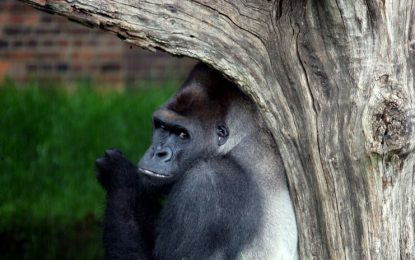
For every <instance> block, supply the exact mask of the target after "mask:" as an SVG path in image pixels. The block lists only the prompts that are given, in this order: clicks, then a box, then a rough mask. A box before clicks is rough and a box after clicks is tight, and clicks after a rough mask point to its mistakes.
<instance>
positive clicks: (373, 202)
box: [23, 0, 415, 259]
mask: <svg viewBox="0 0 415 260" xmlns="http://www.w3.org/2000/svg"><path fill="white" fill-rule="evenodd" d="M23 1H24V2H26V3H28V4H30V5H32V6H34V7H36V8H39V9H43V10H46V11H48V12H52V13H57V14H60V15H63V16H66V17H69V18H71V19H72V20H75V21H78V22H81V23H82V24H85V25H87V26H92V27H99V28H101V29H104V30H108V31H112V32H114V33H116V34H117V35H118V36H119V37H120V38H121V39H123V40H124V41H126V42H128V43H131V44H136V45H139V46H141V47H144V48H146V49H150V50H163V51H166V52H169V53H171V54H174V55H183V56H189V57H193V58H195V59H198V60H201V61H203V62H205V63H207V64H210V65H211V66H213V67H214V68H216V69H217V70H219V71H221V72H222V73H223V74H224V75H226V76H227V77H228V78H230V79H231V80H233V81H234V82H236V83H237V84H238V85H239V87H240V88H241V89H242V90H243V91H244V92H245V93H246V94H248V95H249V96H250V97H251V98H252V99H253V100H254V102H255V103H256V104H257V106H258V108H259V109H260V111H261V112H262V116H263V117H264V119H265V121H266V123H267V124H268V127H269V129H270V130H271V132H272V134H273V137H274V139H275V141H276V143H277V144H278V147H279V152H280V153H281V155H282V158H283V161H284V166H285V168H286V172H287V176H288V180H289V186H290V190H291V196H292V199H293V202H294V206H295V213H296V218H297V223H298V229H299V252H300V258H301V259H328V258H331V259H400V258H401V259H414V258H415V238H414V236H415V230H414V221H415V176H414V172H415V153H414V146H415V138H414V127H413V126H414V109H415V88H414V74H415V1H414V0H412V1H411V0H353V1H350V0H331V1H330V0H293V1H289V0H268V1H266V0H235V1H229V0H211V1H209V0H193V1H191V0H180V1H179V0H165V1H160V0H146V1H144V0H119V1H112V0H23ZM276 152H277V151H276Z"/></svg>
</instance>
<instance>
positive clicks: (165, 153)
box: [155, 147, 173, 162]
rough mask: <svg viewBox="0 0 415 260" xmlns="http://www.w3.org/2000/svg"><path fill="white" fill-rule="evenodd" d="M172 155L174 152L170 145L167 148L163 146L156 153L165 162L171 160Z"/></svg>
mask: <svg viewBox="0 0 415 260" xmlns="http://www.w3.org/2000/svg"><path fill="white" fill-rule="evenodd" d="M172 155H173V152H172V150H171V149H170V148H168V147H165V148H163V149H160V150H158V151H156V153H155V156H156V157H157V158H158V159H161V160H162V161H164V162H168V161H170V159H171V157H172Z"/></svg>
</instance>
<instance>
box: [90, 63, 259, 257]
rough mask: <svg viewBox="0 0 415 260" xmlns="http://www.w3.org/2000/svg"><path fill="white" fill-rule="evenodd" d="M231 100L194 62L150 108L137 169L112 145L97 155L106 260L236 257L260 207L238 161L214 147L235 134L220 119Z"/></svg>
mask: <svg viewBox="0 0 415 260" xmlns="http://www.w3.org/2000/svg"><path fill="white" fill-rule="evenodd" d="M236 98H242V99H245V97H244V96H243V95H242V94H241V93H240V92H239V90H237V89H236V88H235V87H234V86H233V85H232V84H231V83H229V82H228V81H226V80H225V79H224V78H223V77H222V76H220V75H219V74H217V73H216V72H215V71H213V70H211V69H209V68H207V67H206V66H204V65H198V67H197V68H195V69H194V71H193V73H192V74H191V76H190V77H189V79H188V80H187V82H186V83H185V84H184V86H183V87H182V88H181V90H180V91H179V92H178V93H177V94H176V96H174V97H173V98H172V100H170V101H169V102H168V103H167V104H166V105H165V106H164V107H162V108H161V109H160V110H159V111H156V112H155V114H154V118H155V130H154V135H153V144H152V145H151V147H150V148H149V150H148V151H147V152H146V154H145V155H144V157H143V159H142V160H141V161H140V163H139V167H138V168H137V167H134V166H133V165H132V164H131V163H129V162H128V161H127V160H126V159H125V158H124V157H123V155H122V154H121V153H120V152H118V151H116V150H108V151H107V152H106V154H105V156H104V157H101V158H99V159H97V162H96V165H97V168H98V173H97V177H98V180H99V181H100V183H101V184H102V186H103V187H104V188H105V189H106V190H107V208H106V215H105V229H104V247H105V250H106V255H107V258H108V259H235V258H239V257H241V255H240V254H241V251H242V249H243V248H244V246H246V245H248V244H249V243H250V242H251V241H252V239H253V238H254V237H255V235H256V232H257V230H259V229H260V227H261V223H262V221H261V216H262V215H263V214H262V211H263V209H262V208H261V205H262V203H261V200H262V197H261V193H260V192H259V187H258V184H257V182H256V181H255V180H254V179H253V178H254V176H255V175H254V173H253V172H251V170H248V169H244V168H243V166H242V165H241V163H240V160H241V158H236V157H235V156H234V155H233V154H232V153H225V154H224V153H219V152H218V150H219V147H221V146H222V145H224V144H226V141H227V138H228V135H229V138H232V136H233V135H237V134H238V133H236V132H235V131H234V132H232V130H229V129H228V127H227V122H226V120H225V115H226V113H227V111H228V109H229V106H230V105H231V104H232V102H233V101H234V99H236ZM183 132H184V133H183ZM146 170H147V174H146ZM154 173H156V174H159V175H152V174H154ZM162 200H164V203H162V204H163V205H164V206H163V207H161V203H160V201H162Z"/></svg>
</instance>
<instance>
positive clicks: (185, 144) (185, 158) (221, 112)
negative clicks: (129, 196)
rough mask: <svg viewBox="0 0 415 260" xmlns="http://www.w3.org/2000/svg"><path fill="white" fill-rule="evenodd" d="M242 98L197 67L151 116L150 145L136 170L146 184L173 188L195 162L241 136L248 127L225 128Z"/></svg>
mask: <svg viewBox="0 0 415 260" xmlns="http://www.w3.org/2000/svg"><path fill="white" fill-rule="evenodd" d="M240 97H241V93H239V90H238V89H237V88H236V87H235V86H233V84H231V83H230V82H229V81H227V80H226V79H224V78H223V77H222V76H221V75H219V74H218V73H217V72H215V71H213V70H211V69H209V68H207V67H206V65H203V64H199V65H198V66H196V67H195V68H194V69H193V71H192V73H191V74H190V76H189V78H188V80H187V81H186V82H185V83H184V84H183V87H182V88H181V89H180V90H179V92H178V93H176V95H175V96H173V97H172V98H171V100H169V101H168V102H167V103H166V104H165V105H164V106H163V107H161V108H160V109H159V110H157V111H156V112H155V113H154V114H153V123H154V132H153V141H152V144H151V146H150V148H149V149H148V150H147V152H146V153H145V155H144V156H143V158H142V159H141V161H140V162H139V166H138V167H139V172H140V173H141V174H142V175H143V179H144V181H146V183H148V184H150V185H151V184H152V185H156V186H158V185H168V184H171V183H173V182H174V181H175V180H177V179H178V178H180V175H182V174H185V172H186V171H187V170H188V169H189V168H190V167H192V165H194V164H195V162H197V161H200V160H208V159H209V158H212V157H214V156H218V155H219V154H220V153H221V151H223V150H224V149H222V148H223V147H222V146H224V145H225V144H226V143H227V141H228V138H230V139H236V135H238V136H243V135H244V133H243V131H244V130H245V131H246V130H247V128H246V126H245V127H244V128H241V129H234V131H230V130H229V128H228V123H229V122H227V121H228V120H227V112H228V111H229V105H230V104H229V103H230V102H231V101H232V102H237V100H238V99H241V98H240ZM239 102H244V101H243V99H241V100H240V101H239ZM245 102H246V101H245ZM247 112H249V111H247ZM228 119H229V115H228ZM231 119H232V118H231ZM239 119H240V118H239ZM245 134H246V133H245ZM234 135H235V136H234Z"/></svg>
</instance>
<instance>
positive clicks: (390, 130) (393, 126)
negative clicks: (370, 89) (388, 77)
mask: <svg viewBox="0 0 415 260" xmlns="http://www.w3.org/2000/svg"><path fill="white" fill-rule="evenodd" d="M372 111H373V113H372V117H371V124H372V138H373V146H372V148H374V149H373V151H374V152H376V153H378V154H387V153H390V152H392V151H394V153H399V152H400V150H401V149H402V148H403V147H404V146H405V144H406V141H407V140H406V139H407V115H406V109H405V108H404V106H403V100H402V99H401V97H400V95H396V93H395V94H389V95H387V96H384V97H383V99H382V100H381V102H378V103H377V104H375V106H374V107H373V110H372Z"/></svg>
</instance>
